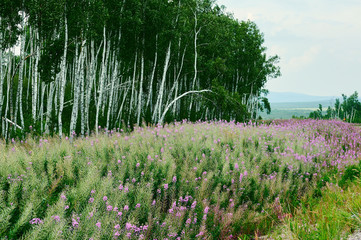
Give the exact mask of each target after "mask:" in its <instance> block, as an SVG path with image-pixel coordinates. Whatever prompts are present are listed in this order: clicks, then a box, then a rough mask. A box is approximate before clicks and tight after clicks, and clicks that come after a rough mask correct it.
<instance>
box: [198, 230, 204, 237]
mask: <svg viewBox="0 0 361 240" xmlns="http://www.w3.org/2000/svg"><path fill="white" fill-rule="evenodd" d="M203 234H204V232H202V231H200V232H199V233H198V234H197V235H196V237H200V236H203Z"/></svg>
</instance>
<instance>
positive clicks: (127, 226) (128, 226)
mask: <svg viewBox="0 0 361 240" xmlns="http://www.w3.org/2000/svg"><path fill="white" fill-rule="evenodd" d="M132 228H133V225H132V224H130V223H126V224H125V229H127V230H131V229H132Z"/></svg>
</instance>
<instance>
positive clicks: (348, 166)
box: [0, 120, 361, 240]
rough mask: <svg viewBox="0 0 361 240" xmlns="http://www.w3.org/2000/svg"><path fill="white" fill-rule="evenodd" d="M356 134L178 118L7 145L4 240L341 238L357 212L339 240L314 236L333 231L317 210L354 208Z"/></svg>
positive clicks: (303, 125) (1, 181)
mask: <svg viewBox="0 0 361 240" xmlns="http://www.w3.org/2000/svg"><path fill="white" fill-rule="evenodd" d="M360 135H361V129H360V128H356V127H354V126H352V125H351V124H347V123H344V122H339V121H316V120H298V121H296V120H285V121H273V122H268V123H252V122H249V123H247V124H246V123H235V122H225V121H219V122H197V123H189V122H186V121H183V122H175V123H173V124H169V125H165V126H160V125H159V126H156V127H144V128H139V127H138V128H135V129H134V131H132V132H127V131H124V130H123V129H115V130H106V129H102V131H101V133H100V134H99V135H92V136H87V137H85V138H83V139H82V138H74V139H73V140H71V139H68V138H63V139H58V138H45V137H43V138H39V137H37V138H36V137H35V138H34V137H30V136H29V137H28V138H27V139H26V140H23V141H19V140H14V139H13V140H12V141H11V142H10V143H7V144H5V143H4V142H2V143H0V166H1V168H0V238H5V239H94V240H95V239H258V238H259V237H261V236H271V235H272V234H273V235H272V236H273V238H277V237H279V238H282V236H283V235H282V234H284V233H285V232H287V234H288V237H289V238H292V237H294V238H301V239H312V238H313V237H314V239H333V237H335V236H336V237H335V238H341V237H345V236H346V235H347V234H349V233H351V232H353V231H355V230H357V226H361V221H357V220H358V219H361V218H358V217H359V215H357V211H359V210H360V207H361V204H356V205H355V203H354V202H353V203H350V204H354V205H355V206H354V205H352V206H354V207H353V208H352V209H351V210H350V211H349V209H345V210H344V214H341V215H342V216H341V217H344V218H345V219H351V218H349V217H347V216H346V215H345V214H346V212H347V211H348V212H350V216H351V215H354V216H356V217H353V220H352V219H351V220H352V224H344V225H342V226H344V227H342V228H337V229H338V232H337V233H330V234H334V235H325V236H323V235H322V236H321V235H317V234H312V233H313V232H314V233H317V232H320V234H326V232H327V227H325V228H321V227H318V225H317V221H318V220H317V219H316V218H317V216H318V217H320V218H321V214H314V213H315V212H317V209H318V212H322V209H323V207H322V201H324V200H325V199H326V200H325V201H326V202H327V198H325V196H333V197H334V198H335V196H336V198H337V199H341V200H340V201H336V203H338V204H339V205H338V206H336V207H335V208H334V209H338V208H340V206H342V205H345V206H349V205H347V204H345V203H347V199H352V197H351V195H350V196H349V195H346V193H347V194H352V193H353V191H350V190H349V188H348V187H349V186H351V185H350V184H352V183H353V182H354V181H357V179H356V177H355V176H358V175H359V170H361V167H360V165H359V161H360V160H361V157H360V156H361V136H360ZM355 179H356V180H355ZM355 189H356V188H355ZM355 189H354V190H355ZM358 189H359V188H358ZM344 190H345V191H344ZM356 190H357V189H356ZM356 190H355V191H356ZM359 190H360V189H359ZM356 192H357V191H356ZM343 194H344V195H343ZM337 196H349V197H348V198H347V199H343V200H342V198H340V197H337ZM359 198H360V201H359V203H361V197H359ZM330 199H332V197H330ZM329 202H334V201H331V200H329V201H328V202H327V204H328V203H329ZM351 202H352V201H351ZM320 204H321V205H320ZM320 206H321V207H320ZM310 207H312V208H313V209H312V211H311V210H309V209H310ZM323 211H325V210H323ZM330 211H332V212H334V210H332V209H331V210H330ZM312 213H313V214H314V215H312ZM302 214H303V215H302ZM306 215H307V216H306ZM311 215H312V216H311ZM345 216H346V217H345ZM341 217H339V218H336V217H335V219H336V220H337V219H340V218H341ZM331 218H332V217H331ZM305 219H308V220H307V223H306V222H305V221H306V220H305ZM309 219H311V220H309ZM351 220H350V221H351ZM319 221H323V222H325V221H324V219H323V220H322V219H321V220H319ZM327 221H328V223H330V221H331V220H330V219H328V220H327ZM320 226H321V225H320ZM322 226H326V225H322ZM340 226H341V225H340ZM317 237H318V238H317Z"/></svg>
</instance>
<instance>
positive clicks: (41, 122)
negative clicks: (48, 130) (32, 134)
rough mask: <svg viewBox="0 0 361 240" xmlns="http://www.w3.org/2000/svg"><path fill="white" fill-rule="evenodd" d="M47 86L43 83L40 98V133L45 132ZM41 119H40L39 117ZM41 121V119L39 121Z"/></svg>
mask: <svg viewBox="0 0 361 240" xmlns="http://www.w3.org/2000/svg"><path fill="white" fill-rule="evenodd" d="M45 90H46V85H45V83H44V82H42V83H41V97H40V102H41V104H40V108H39V116H40V132H41V133H43V132H44V124H43V115H44V114H43V112H44V96H45ZM38 118H39V117H38ZM38 120H39V119H38Z"/></svg>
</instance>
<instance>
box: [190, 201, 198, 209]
mask: <svg viewBox="0 0 361 240" xmlns="http://www.w3.org/2000/svg"><path fill="white" fill-rule="evenodd" d="M196 205H197V201H194V202H193V203H192V206H191V208H192V209H194V208H195V207H196Z"/></svg>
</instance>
